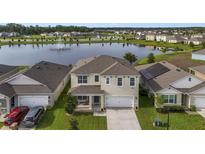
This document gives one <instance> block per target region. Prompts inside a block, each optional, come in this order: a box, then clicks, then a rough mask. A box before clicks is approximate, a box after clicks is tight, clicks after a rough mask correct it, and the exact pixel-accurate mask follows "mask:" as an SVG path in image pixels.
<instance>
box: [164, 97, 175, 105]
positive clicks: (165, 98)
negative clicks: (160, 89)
mask: <svg viewBox="0 0 205 154" xmlns="http://www.w3.org/2000/svg"><path fill="white" fill-rule="evenodd" d="M162 98H163V99H164V101H165V103H172V104H176V95H162Z"/></svg>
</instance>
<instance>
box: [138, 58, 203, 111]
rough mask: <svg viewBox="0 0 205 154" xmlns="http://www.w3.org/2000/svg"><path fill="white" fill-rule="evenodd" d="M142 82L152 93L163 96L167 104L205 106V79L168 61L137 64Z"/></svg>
mask: <svg viewBox="0 0 205 154" xmlns="http://www.w3.org/2000/svg"><path fill="white" fill-rule="evenodd" d="M136 69H137V70H138V71H139V72H140V74H141V81H140V84H141V85H142V86H143V87H145V88H146V89H147V90H148V91H149V93H150V94H151V95H154V96H155V97H156V96H162V97H163V98H164V100H165V102H166V103H167V104H177V105H182V106H186V107H190V106H191V105H195V106H196V107H197V108H205V81H204V80H202V79H200V78H198V77H196V76H193V75H191V74H189V73H188V72H185V71H183V70H182V69H180V68H178V67H176V66H174V65H172V64H170V63H168V62H165V61H164V62H159V63H153V64H148V65H142V66H137V67H136Z"/></svg>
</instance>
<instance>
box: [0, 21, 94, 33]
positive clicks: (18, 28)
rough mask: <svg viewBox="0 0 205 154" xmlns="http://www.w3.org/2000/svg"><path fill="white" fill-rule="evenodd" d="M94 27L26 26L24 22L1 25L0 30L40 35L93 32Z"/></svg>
mask: <svg viewBox="0 0 205 154" xmlns="http://www.w3.org/2000/svg"><path fill="white" fill-rule="evenodd" d="M93 30H94V29H92V28H88V27H85V26H62V25H56V26H47V27H43V26H39V25H36V26H24V25H22V24H15V23H8V24H6V25H0V32H17V33H19V34H21V35H39V34H41V33H51V32H72V31H75V32H91V31H93Z"/></svg>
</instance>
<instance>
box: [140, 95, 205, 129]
mask: <svg viewBox="0 0 205 154" xmlns="http://www.w3.org/2000/svg"><path fill="white" fill-rule="evenodd" d="M136 114H137V117H138V119H139V122H140V125H141V127H142V129H144V130H161V129H162V130H163V129H166V128H162V127H154V126H153V125H152V123H153V121H154V119H155V118H159V119H160V120H162V121H165V122H166V121H167V114H161V113H158V112H156V109H155V108H154V106H153V105H152V103H151V100H150V99H149V98H148V97H146V96H140V108H139V111H136ZM170 129H171V130H201V129H202V130H205V119H204V118H202V117H201V116H200V115H188V114H187V113H170Z"/></svg>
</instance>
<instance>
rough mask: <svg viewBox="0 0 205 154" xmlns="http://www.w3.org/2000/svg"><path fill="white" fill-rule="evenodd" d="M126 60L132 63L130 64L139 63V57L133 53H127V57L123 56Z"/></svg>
mask: <svg viewBox="0 0 205 154" xmlns="http://www.w3.org/2000/svg"><path fill="white" fill-rule="evenodd" d="M123 58H124V59H126V60H127V61H129V62H130V64H133V63H134V62H136V61H137V56H135V55H134V54H133V53H131V52H127V53H125V55H124V56H123Z"/></svg>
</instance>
